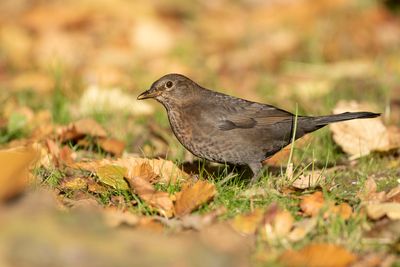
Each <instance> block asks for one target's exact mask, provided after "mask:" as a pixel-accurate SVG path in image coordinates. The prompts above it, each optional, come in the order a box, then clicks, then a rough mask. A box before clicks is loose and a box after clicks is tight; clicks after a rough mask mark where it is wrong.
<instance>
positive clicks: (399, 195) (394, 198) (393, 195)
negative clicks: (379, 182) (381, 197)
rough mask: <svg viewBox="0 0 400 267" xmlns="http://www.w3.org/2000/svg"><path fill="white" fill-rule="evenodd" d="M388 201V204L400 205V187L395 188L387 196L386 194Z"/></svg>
mask: <svg viewBox="0 0 400 267" xmlns="http://www.w3.org/2000/svg"><path fill="white" fill-rule="evenodd" d="M386 201H388V202H397V203H400V186H397V187H395V188H392V189H391V190H390V191H389V192H388V193H387V194H386Z"/></svg>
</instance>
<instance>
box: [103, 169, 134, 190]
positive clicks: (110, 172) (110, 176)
mask: <svg viewBox="0 0 400 267" xmlns="http://www.w3.org/2000/svg"><path fill="white" fill-rule="evenodd" d="M126 171H127V170H126V168H124V167H121V166H118V165H104V166H100V167H98V168H97V169H96V174H97V176H98V177H99V181H101V182H102V183H104V184H106V185H109V186H111V187H113V188H115V189H117V190H129V186H128V184H127V183H126V181H125V179H124V176H125V173H126Z"/></svg>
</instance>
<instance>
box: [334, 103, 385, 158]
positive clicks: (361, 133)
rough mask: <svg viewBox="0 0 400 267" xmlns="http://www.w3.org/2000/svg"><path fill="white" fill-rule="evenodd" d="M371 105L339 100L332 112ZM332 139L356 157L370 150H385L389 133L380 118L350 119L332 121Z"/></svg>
mask: <svg viewBox="0 0 400 267" xmlns="http://www.w3.org/2000/svg"><path fill="white" fill-rule="evenodd" d="M368 110H371V107H368V106H362V105H360V104H358V103H356V102H345V101H341V102H339V103H338V104H337V105H336V107H335V109H334V110H333V113H335V114H339V113H343V112H356V111H368ZM329 127H330V129H331V131H332V132H333V139H334V140H335V142H336V143H337V144H338V145H339V146H340V147H341V148H342V149H343V151H344V152H346V153H347V154H349V155H350V158H351V159H356V158H359V157H362V156H365V155H368V154H369V153H370V152H371V151H375V150H379V151H387V150H389V149H390V141H389V134H388V131H387V128H386V127H385V125H383V123H382V121H381V119H380V118H372V119H364V120H351V121H345V122H341V123H333V124H331V125H330V126H329Z"/></svg>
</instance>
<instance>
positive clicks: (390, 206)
mask: <svg viewBox="0 0 400 267" xmlns="http://www.w3.org/2000/svg"><path fill="white" fill-rule="evenodd" d="M367 214H368V217H369V218H371V219H373V220H378V219H380V218H382V217H383V216H385V215H386V216H387V217H388V218H389V219H392V220H400V203H396V202H385V203H373V204H368V205H367Z"/></svg>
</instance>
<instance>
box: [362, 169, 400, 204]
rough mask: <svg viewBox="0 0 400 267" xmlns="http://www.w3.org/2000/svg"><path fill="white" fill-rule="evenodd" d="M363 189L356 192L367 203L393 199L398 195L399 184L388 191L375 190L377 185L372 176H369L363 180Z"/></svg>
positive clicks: (399, 191) (399, 193) (399, 192)
mask: <svg viewBox="0 0 400 267" xmlns="http://www.w3.org/2000/svg"><path fill="white" fill-rule="evenodd" d="M363 189H364V190H363V191H362V192H359V193H358V197H359V198H360V199H361V200H362V201H364V202H366V203H367V204H370V203H380V202H385V201H394V200H395V199H396V197H398V195H400V186H397V187H395V188H392V189H391V190H390V191H389V192H388V193H386V192H385V191H381V192H376V191H377V185H376V182H375V180H374V178H373V177H372V176H369V177H368V179H367V181H365V185H364V188H363Z"/></svg>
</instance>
